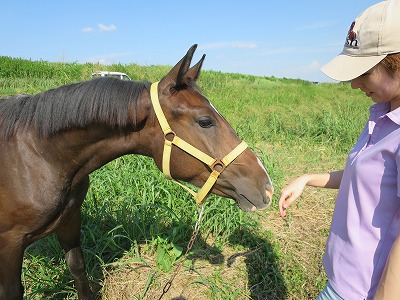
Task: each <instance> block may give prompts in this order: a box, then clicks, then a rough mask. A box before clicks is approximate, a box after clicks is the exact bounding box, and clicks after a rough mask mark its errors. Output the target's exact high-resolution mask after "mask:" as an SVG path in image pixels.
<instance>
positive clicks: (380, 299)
mask: <svg viewBox="0 0 400 300" xmlns="http://www.w3.org/2000/svg"><path fill="white" fill-rule="evenodd" d="M396 299H400V236H398V237H397V239H396V240H395V242H394V244H393V246H392V249H391V250H390V254H389V257H388V259H387V261H386V265H385V269H384V270H383V273H382V276H381V280H380V282H379V285H378V290H377V291H376V294H375V297H374V300H396Z"/></svg>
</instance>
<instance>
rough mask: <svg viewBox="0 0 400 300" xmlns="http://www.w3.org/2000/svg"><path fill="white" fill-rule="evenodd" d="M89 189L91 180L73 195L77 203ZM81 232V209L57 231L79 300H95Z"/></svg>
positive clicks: (86, 181)
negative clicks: (83, 250)
mask: <svg viewBox="0 0 400 300" xmlns="http://www.w3.org/2000/svg"><path fill="white" fill-rule="evenodd" d="M88 187H89V180H88V179H87V180H84V181H83V182H82V183H81V185H80V187H79V188H78V189H77V192H76V193H75V194H74V195H73V197H75V200H76V201H79V202H80V203H81V202H82V201H83V200H84V198H85V196H86V192H87V189H88ZM80 231H81V212H80V207H77V208H76V210H75V211H74V212H71V215H70V217H69V218H68V220H66V221H64V223H63V224H62V226H60V227H59V228H58V229H57V230H56V234H57V238H58V240H59V242H60V244H61V247H62V248H63V249H64V251H65V259H66V261H67V265H68V268H69V270H70V272H71V274H72V276H73V277H74V280H75V286H76V290H77V291H78V297H79V299H82V300H83V299H84V300H87V299H90V300H91V299H95V297H94V295H93V293H92V291H91V290H90V287H89V281H88V279H87V276H86V271H85V261H84V257H83V253H82V249H81V245H80V244H81V242H80Z"/></svg>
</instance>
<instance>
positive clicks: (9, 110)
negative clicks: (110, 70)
mask: <svg viewBox="0 0 400 300" xmlns="http://www.w3.org/2000/svg"><path fill="white" fill-rule="evenodd" d="M195 49H196V45H194V46H193V47H192V48H190V49H189V51H188V52H187V54H186V55H185V56H184V57H183V58H182V59H181V61H179V62H178V63H177V64H176V66H175V67H173V68H172V69H171V71H170V72H169V73H168V74H167V75H166V76H165V77H163V78H162V80H161V81H160V82H159V83H158V87H157V86H154V87H155V88H156V89H155V93H156V95H155V96H156V98H159V105H160V106H161V107H162V110H163V112H164V114H165V118H166V119H167V120H168V122H169V124H170V125H171V128H172V129H173V130H174V131H172V130H170V131H167V132H165V131H164V133H163V131H162V130H161V127H162V126H160V123H159V122H157V116H156V114H155V109H154V107H153V104H152V101H151V100H152V99H151V96H150V86H151V83H149V82H135V81H122V80H119V79H112V78H108V79H107V78H99V79H93V80H90V81H85V82H80V83H75V84H70V85H66V86H61V87H59V88H56V89H52V90H48V91H45V92H43V93H40V94H37V95H33V96H28V95H20V96H15V97H12V98H9V99H3V100H1V101H0V153H1V158H0V170H1V172H0V299H6V300H11V299H22V297H23V286H22V284H21V269H22V260H23V255H24V250H25V249H26V247H27V246H28V245H30V244H31V243H33V242H35V241H37V240H38V239H40V238H42V237H44V236H47V235H49V234H51V233H55V234H56V235H57V237H58V240H59V242H60V244H61V246H62V248H63V249H64V250H65V258H66V261H67V264H68V267H69V269H70V271H71V273H72V275H73V277H74V279H75V285H76V289H77V291H78V296H79V299H94V296H93V294H92V292H91V290H90V288H89V284H88V280H87V278H86V274H85V265H84V261H83V255H82V250H81V246H80V225H81V213H80V207H81V204H82V202H83V200H84V199H85V195H86V192H87V190H88V187H89V176H88V175H89V174H90V173H91V172H93V171H94V170H96V169H98V168H100V167H101V166H103V165H104V164H106V163H108V162H110V161H111V160H113V159H115V158H117V157H120V156H122V155H125V154H141V155H146V156H150V157H152V158H153V159H154V161H155V163H156V165H157V166H158V168H160V169H163V156H164V157H165V156H166V154H165V152H163V151H165V150H163V149H164V148H165V147H164V143H165V144H168V143H169V144H171V143H170V141H169V140H172V139H173V140H174V141H173V142H172V146H171V145H170V150H171V155H170V159H169V161H168V162H167V164H168V173H169V175H171V177H173V178H174V179H177V180H183V181H186V182H189V183H192V184H194V185H196V186H203V184H204V183H205V182H206V181H209V178H210V176H209V175H210V173H214V171H216V170H217V173H218V174H217V176H216V178H218V179H216V180H215V181H214V182H213V183H212V184H211V185H209V187H208V190H206V192H205V193H206V194H207V193H208V191H210V192H212V193H216V194H218V195H221V196H224V197H229V198H232V199H235V200H236V201H237V203H238V205H239V207H240V208H241V209H243V210H244V211H254V210H256V209H265V208H266V207H267V206H268V205H269V203H270V201H271V197H272V193H273V188H272V183H271V180H270V178H269V176H268V174H267V172H266V170H265V168H264V167H263V166H262V164H261V163H260V161H259V160H258V159H257V157H256V156H255V155H254V154H253V152H252V151H250V150H249V149H248V148H247V147H242V146H243V143H241V142H240V140H239V138H238V137H237V135H236V134H235V132H234V131H233V129H232V128H231V127H230V125H229V124H228V123H227V121H226V120H225V119H224V118H223V117H222V116H221V115H220V114H219V113H218V112H217V111H216V110H215V108H214V107H213V106H212V105H211V104H210V103H209V101H208V100H207V99H206V98H205V97H204V96H202V95H201V94H200V92H199V89H198V88H196V84H195V82H196V80H197V78H198V77H199V74H200V69H201V66H202V63H203V60H204V57H205V56H204V55H203V57H202V58H201V60H200V61H199V62H198V63H197V64H196V65H194V66H193V67H191V68H190V62H191V60H192V57H193V53H194V51H195ZM152 90H153V88H152ZM163 130H164V128H163ZM171 136H172V137H171ZM176 137H179V138H180V141H184V142H183V144H184V145H186V147H180V145H176V143H175V140H176ZM180 144H181V143H180ZM238 145H242V146H238ZM188 148H189V150H190V149H192V148H193V149H194V148H197V149H198V150H199V152H200V153H202V154H204V155H203V156H202V158H196V157H195V156H197V155H196V154H193V153H192V152H190V151H188V150H187V149H188ZM163 153H164V154H163ZM207 155H209V156H210V157H215V158H217V159H215V160H214V161H211V162H210V163H208V162H206V161H207V159H206V158H207ZM204 157H206V158H204ZM164 168H165V163H164ZM164 171H165V170H164ZM222 171H223V172H222ZM219 174H220V176H219ZM218 176H219V177H218Z"/></svg>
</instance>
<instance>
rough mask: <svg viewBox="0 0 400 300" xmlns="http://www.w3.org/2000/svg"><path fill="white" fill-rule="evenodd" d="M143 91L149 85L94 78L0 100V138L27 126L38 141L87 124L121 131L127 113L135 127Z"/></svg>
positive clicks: (125, 123) (8, 136) (9, 135)
mask: <svg viewBox="0 0 400 300" xmlns="http://www.w3.org/2000/svg"><path fill="white" fill-rule="evenodd" d="M144 89H146V90H147V91H149V89H150V83H149V82H137V81H122V80H119V79H115V78H96V79H92V80H88V81H83V82H79V83H74V84H69V85H64V86H61V87H59V88H56V89H51V90H48V91H45V92H43V93H39V94H36V95H33V96H30V95H17V96H14V97H11V98H8V99H1V100H0V136H3V137H5V138H10V137H11V136H12V135H13V134H15V132H16V130H17V129H20V128H27V127H31V126H33V128H35V129H36V131H37V132H38V134H39V136H41V137H50V136H51V135H53V134H55V133H57V132H60V131H62V130H66V129H71V128H83V127H85V126H87V125H89V124H106V125H108V126H110V127H124V126H126V125H128V115H129V109H133V110H134V111H133V118H134V120H133V122H134V124H132V125H133V126H135V125H136V112H137V105H138V104H137V103H138V101H137V100H138V97H139V95H140V94H141V93H142V92H143V90H144ZM131 116H132V114H131Z"/></svg>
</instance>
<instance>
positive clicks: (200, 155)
mask: <svg viewBox="0 0 400 300" xmlns="http://www.w3.org/2000/svg"><path fill="white" fill-rule="evenodd" d="M150 98H151V102H152V104H153V108H154V112H155V114H156V117H157V119H158V122H159V124H160V126H161V129H162V131H163V133H164V150H163V160H162V171H163V173H164V175H165V177H166V178H168V179H171V180H173V181H174V182H175V183H177V184H179V185H180V186H181V187H183V188H184V189H186V190H187V191H188V192H189V193H191V194H192V195H193V197H194V198H195V201H196V203H197V204H198V205H199V204H203V203H204V201H205V199H206V197H207V195H208V193H209V192H210V191H211V189H212V187H213V186H214V184H215V182H216V181H217V179H218V177H219V175H220V174H221V173H222V172H223V171H224V170H225V168H226V167H227V166H228V165H229V164H230V163H231V162H232V161H234V160H235V159H236V158H237V157H238V156H239V155H240V154H242V153H243V151H244V150H246V149H247V147H248V146H247V144H246V142H244V141H242V142H241V143H240V144H239V145H237V146H236V147H235V148H234V149H233V150H232V151H231V152H229V153H228V154H227V155H226V156H225V157H224V158H222V159H215V158H212V157H211V156H209V155H207V154H206V153H204V152H203V151H201V150H199V149H197V148H196V147H194V146H192V145H191V144H189V143H187V142H186V141H184V140H183V139H181V138H179V137H178V136H177V135H176V134H175V132H174V131H173V130H172V129H171V127H170V126H169V124H168V121H167V119H166V117H165V115H164V112H163V110H162V108H161V105H160V101H159V99H158V82H155V83H153V84H152V85H151V88H150ZM171 137H172V138H171ZM172 145H175V146H176V147H178V148H180V149H182V150H183V151H185V152H187V153H188V154H190V155H192V156H193V157H195V158H196V159H198V160H200V161H201V162H203V163H205V164H206V165H207V166H209V167H210V168H211V170H212V172H211V174H210V176H209V177H208V179H207V181H206V182H205V183H204V185H203V187H202V188H201V189H200V190H199V192H198V193H196V192H194V191H192V190H191V189H189V188H188V187H187V186H185V185H183V184H181V183H180V182H179V181H177V180H175V179H173V178H172V176H171V171H170V161H171V151H172ZM217 166H218V169H221V170H219V171H218V170H217Z"/></svg>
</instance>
